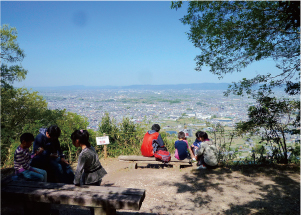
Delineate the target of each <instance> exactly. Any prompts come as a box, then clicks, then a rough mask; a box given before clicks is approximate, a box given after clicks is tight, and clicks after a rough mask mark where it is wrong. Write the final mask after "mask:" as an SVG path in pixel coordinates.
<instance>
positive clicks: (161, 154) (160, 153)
mask: <svg viewBox="0 0 301 215" xmlns="http://www.w3.org/2000/svg"><path fill="white" fill-rule="evenodd" d="M154 156H155V158H156V160H159V161H162V162H163V163H168V162H169V161H170V159H171V156H170V153H169V151H165V150H160V149H159V150H157V151H156V152H155V153H154Z"/></svg>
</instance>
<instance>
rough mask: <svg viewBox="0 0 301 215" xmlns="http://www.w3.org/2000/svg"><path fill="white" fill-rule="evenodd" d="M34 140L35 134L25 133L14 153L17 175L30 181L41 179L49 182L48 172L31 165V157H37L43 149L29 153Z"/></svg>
mask: <svg viewBox="0 0 301 215" xmlns="http://www.w3.org/2000/svg"><path fill="white" fill-rule="evenodd" d="M33 141H34V136H33V135H32V134H31V133H24V134H22V135H21V137H20V142H21V144H20V145H19V146H18V148H17V149H16V151H15V154H14V169H15V175H17V177H23V178H25V179H26V180H29V181H41V182H47V172H46V171H45V170H43V169H38V168H34V167H31V166H30V165H29V163H30V160H31V158H33V157H35V156H36V155H37V154H39V153H41V151H37V152H36V153H35V154H33V155H30V154H29V149H28V148H29V147H30V146H31V145H32V142H33Z"/></svg>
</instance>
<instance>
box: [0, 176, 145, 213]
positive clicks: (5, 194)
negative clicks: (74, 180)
mask: <svg viewBox="0 0 301 215" xmlns="http://www.w3.org/2000/svg"><path fill="white" fill-rule="evenodd" d="M1 197H2V199H3V198H4V199H5V200H6V201H7V200H8V201H10V202H17V201H20V202H24V214H30V215H33V214H43V215H44V214H50V205H51V204H63V205H78V206H84V207H88V208H90V211H91V214H95V215H100V214H110V215H111V214H116V210H118V209H123V210H134V211H138V210H139V209H140V207H141V205H142V202H143V200H144V198H145V190H144V189H134V188H121V187H106V186H87V185H84V186H80V187H79V186H74V185H70V184H63V183H44V182H32V181H12V180H10V181H9V180H6V182H4V183H2V184H1Z"/></svg>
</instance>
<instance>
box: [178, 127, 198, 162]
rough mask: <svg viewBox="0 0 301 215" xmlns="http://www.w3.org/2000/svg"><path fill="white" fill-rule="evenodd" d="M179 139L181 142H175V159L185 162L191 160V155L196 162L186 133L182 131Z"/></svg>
mask: <svg viewBox="0 0 301 215" xmlns="http://www.w3.org/2000/svg"><path fill="white" fill-rule="evenodd" d="M178 138H179V140H177V141H176V142H175V149H176V151H175V158H177V159H178V160H184V159H186V158H188V159H190V155H191V156H192V158H193V160H195V157H194V155H193V153H192V151H191V148H190V147H189V146H188V143H187V140H186V137H185V133H184V132H183V131H180V132H179V133H178ZM188 151H189V152H188ZM189 153H190V154H189Z"/></svg>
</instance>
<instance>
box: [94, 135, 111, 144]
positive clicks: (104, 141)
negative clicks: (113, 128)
mask: <svg viewBox="0 0 301 215" xmlns="http://www.w3.org/2000/svg"><path fill="white" fill-rule="evenodd" d="M96 143H97V145H107V144H110V141H109V136H103V137H96Z"/></svg>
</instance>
